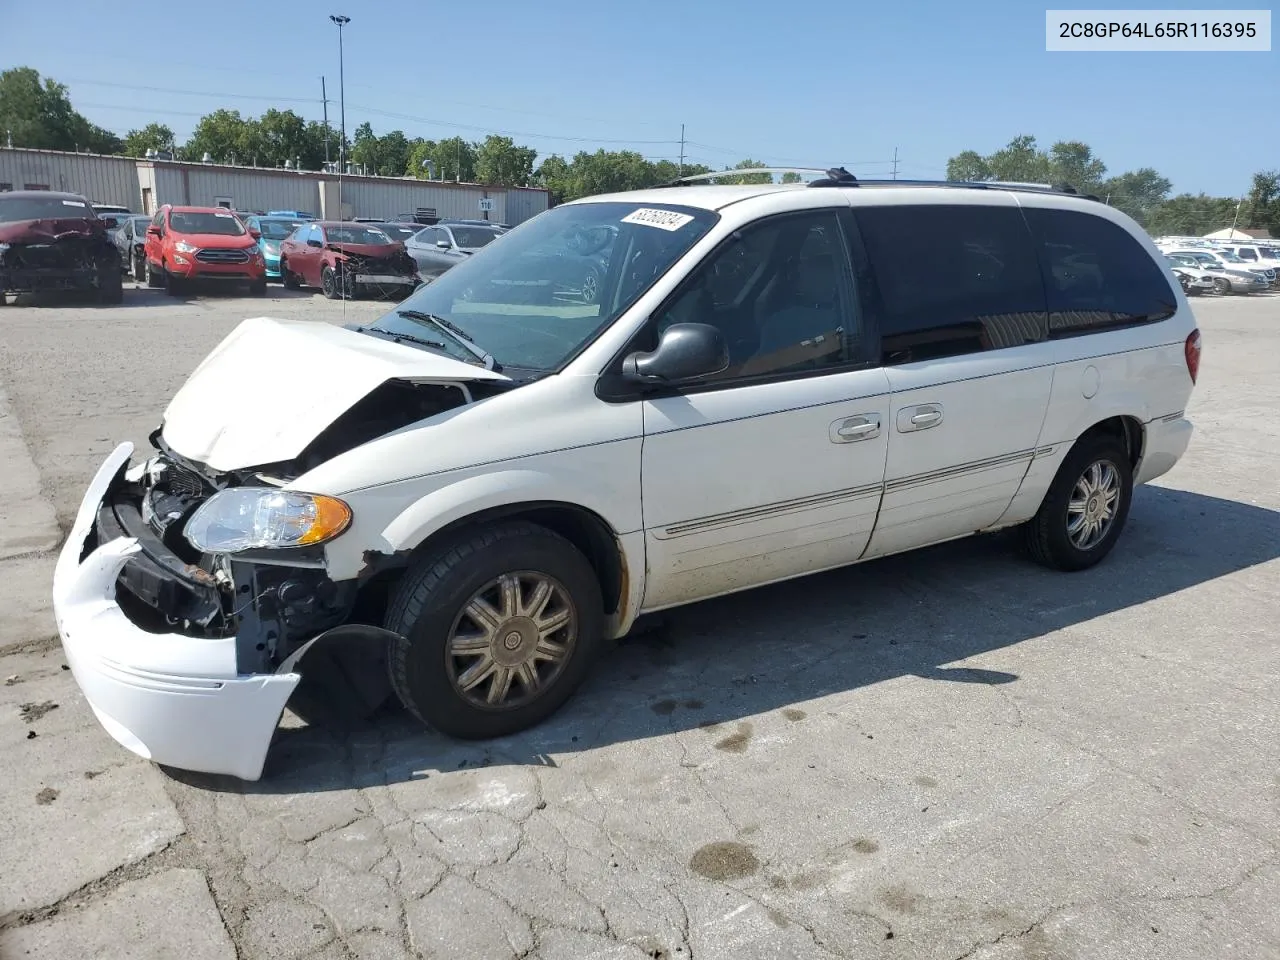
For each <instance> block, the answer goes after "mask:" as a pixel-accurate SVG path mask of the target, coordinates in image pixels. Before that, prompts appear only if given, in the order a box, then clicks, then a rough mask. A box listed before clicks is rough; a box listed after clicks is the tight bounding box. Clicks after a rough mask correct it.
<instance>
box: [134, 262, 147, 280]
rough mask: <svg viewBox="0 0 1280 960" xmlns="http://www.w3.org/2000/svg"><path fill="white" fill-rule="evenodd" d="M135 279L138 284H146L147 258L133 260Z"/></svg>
mask: <svg viewBox="0 0 1280 960" xmlns="http://www.w3.org/2000/svg"><path fill="white" fill-rule="evenodd" d="M133 279H134V280H135V281H136V282H137V283H145V282H146V279H147V258H146V257H134V258H133Z"/></svg>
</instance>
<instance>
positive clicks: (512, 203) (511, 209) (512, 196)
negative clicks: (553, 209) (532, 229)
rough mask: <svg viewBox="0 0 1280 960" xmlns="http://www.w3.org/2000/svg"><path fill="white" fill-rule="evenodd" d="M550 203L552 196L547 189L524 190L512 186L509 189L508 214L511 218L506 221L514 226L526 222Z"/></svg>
mask: <svg viewBox="0 0 1280 960" xmlns="http://www.w3.org/2000/svg"><path fill="white" fill-rule="evenodd" d="M549 203H550V196H549V194H548V193H547V191H545V190H523V189H521V188H519V187H510V188H508V190H507V216H508V217H510V218H511V219H509V220H507V221H505V222H506V223H509V224H511V225H512V226H513V227H514V226H515V225H516V224H518V223H524V222H525V221H526V220H530V219H532V218H534V217H536V216H537V215H538V214H540V213H542V212H543V211H544V210H546V209H547V207H548V206H549Z"/></svg>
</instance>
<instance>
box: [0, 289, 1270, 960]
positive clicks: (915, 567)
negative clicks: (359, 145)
mask: <svg viewBox="0 0 1280 960" xmlns="http://www.w3.org/2000/svg"><path fill="white" fill-rule="evenodd" d="M273 295H274V294H273ZM279 297H280V298H279V299H277V300H275V301H273V302H272V301H269V302H267V303H263V302H262V301H246V300H234V299H215V298H200V299H198V300H194V301H190V302H185V303H178V304H175V303H173V302H172V301H169V300H167V299H166V298H164V297H163V296H161V295H160V294H158V293H156V292H154V291H146V290H141V289H138V290H134V289H130V290H129V291H127V293H126V303H125V306H123V307H121V308H118V309H114V310H111V311H106V312H103V311H100V310H98V309H96V308H88V307H86V308H71V309H50V308H40V307H26V306H23V307H16V308H14V307H10V308H6V313H5V324H6V337H5V339H4V341H3V343H0V384H3V389H4V390H5V392H6V393H7V396H8V398H9V403H10V407H11V409H12V411H13V413H14V416H15V418H16V420H17V422H18V424H19V425H20V427H21V436H22V437H23V439H24V444H25V446H26V447H27V448H29V450H30V453H31V457H32V459H33V460H34V463H35V465H36V468H37V469H38V476H39V477H40V478H41V486H40V490H39V491H38V495H39V496H41V497H43V499H44V500H45V501H46V502H47V503H48V504H50V505H51V510H52V512H53V513H54V514H55V515H56V516H57V517H58V519H59V521H60V522H61V523H63V524H64V525H65V524H66V522H67V521H68V520H69V518H70V516H71V514H72V513H73V512H74V509H75V507H76V504H77V502H78V498H79V496H80V494H81V492H82V490H83V488H84V485H85V483H86V482H87V479H88V477H89V476H90V474H91V473H92V471H93V469H94V468H95V467H96V465H97V462H98V460H99V459H100V457H101V456H102V455H104V454H105V453H106V452H107V451H108V450H109V449H110V448H111V446H112V445H113V444H114V443H115V442H116V441H117V440H120V439H132V440H133V441H134V442H135V443H145V438H146V434H147V433H148V432H149V430H150V429H151V428H152V427H153V426H154V424H155V420H156V418H157V417H158V415H159V412H160V410H161V409H162V408H163V405H164V403H165V401H166V399H167V397H168V396H169V395H170V394H171V392H172V391H173V389H174V388H175V387H176V386H177V384H178V383H179V382H180V381H181V379H182V377H183V376H184V375H185V373H186V372H187V371H188V370H190V368H191V367H192V366H194V364H195V363H196V362H197V361H198V360H199V359H200V357H201V356H203V354H204V353H205V352H206V351H207V350H208V349H209V348H210V347H211V346H212V345H213V344H214V343H215V342H216V341H217V339H218V338H219V337H220V336H221V335H223V334H224V333H225V332H226V331H227V330H229V329H230V328H231V327H232V326H233V325H234V323H235V321H236V320H237V319H238V318H239V317H240V316H242V315H244V311H246V310H247V311H249V312H252V313H258V312H270V313H273V314H277V315H279V314H283V315H288V316H308V317H313V318H315V319H317V320H318V321H321V320H329V321H335V320H338V319H340V316H341V313H340V311H341V305H335V304H329V303H326V302H325V301H323V300H322V299H320V298H318V297H309V296H289V297H285V296H283V295H279ZM380 309H381V308H380V307H379V306H378V305H376V304H369V303H359V304H352V305H349V306H348V310H349V312H350V314H349V315H350V318H352V319H354V318H355V317H356V316H358V317H359V318H361V319H372V318H373V317H375V316H377V315H378V314H379V312H380ZM1196 309H1197V315H1198V316H1199V317H1200V319H1201V326H1202V328H1203V330H1204V334H1205V358H1204V365H1203V368H1202V371H1201V383H1200V386H1199V387H1198V389H1197V392H1196V395H1195V398H1194V400H1193V402H1192V407H1191V416H1192V418H1193V419H1194V420H1195V422H1196V424H1197V434H1196V437H1195V439H1194V441H1193V446H1192V449H1191V451H1190V453H1189V455H1188V457H1187V459H1186V460H1185V461H1184V462H1183V463H1182V464H1180V465H1179V466H1178V467H1177V468H1176V469H1175V471H1174V472H1173V473H1172V474H1170V475H1169V476H1167V477H1166V478H1163V479H1162V481H1160V483H1159V484H1158V485H1157V486H1153V487H1149V488H1145V489H1142V490H1141V491H1139V493H1138V494H1137V496H1136V498H1135V503H1134V508H1133V512H1132V515H1131V518H1130V521H1129V526H1128V528H1127V530H1126V532H1125V535H1124V538H1123V539H1122V541H1121V543H1120V546H1119V547H1118V548H1117V550H1116V552H1115V553H1114V554H1113V556H1112V557H1111V558H1110V559H1109V560H1108V562H1107V563H1106V564H1104V565H1103V566H1102V567H1100V568H1098V569H1096V570H1094V571H1089V572H1086V573H1083V574H1079V575H1073V576H1063V575H1059V574H1053V573H1049V572H1047V571H1043V570H1040V569H1038V568H1036V567H1033V566H1030V565H1028V564H1026V563H1025V562H1023V561H1022V560H1020V559H1018V558H1017V557H1016V556H1015V555H1014V554H1013V553H1012V552H1011V551H1010V550H1009V548H1008V545H1007V544H1006V543H1004V542H1003V540H1002V538H999V537H995V538H986V539H983V540H978V541H974V540H971V541H967V542H959V543H954V544H949V545H945V546H943V547H939V548H934V549H931V550H928V551H924V552H922V553H917V554H912V555H908V556H903V557H897V558H892V559H889V560H886V561H882V562H879V563H875V564H870V565H866V566H863V567H857V568H852V569H849V570H844V571H837V572H834V573H829V574H824V575H820V576H818V577H814V578H809V579H807V580H803V581H797V582H794V583H791V584H787V585H783V586H778V587H773V588H768V589H764V590H760V591H755V592H753V593H751V594H745V595H742V596H739V597H736V598H730V599H726V600H720V601H714V602H710V603H706V604H702V605H699V606H698V607H695V608H690V609H688V610H685V611H679V612H676V613H673V614H672V615H671V616H670V617H669V620H668V622H667V623H666V624H665V625H663V626H661V627H660V628H659V629H657V630H655V631H654V632H651V633H646V634H642V635H638V636H636V637H634V638H632V639H629V640H628V641H625V642H623V643H622V644H620V645H619V646H618V648H617V649H616V650H615V651H614V652H613V653H612V654H611V655H610V656H608V657H606V658H603V660H602V662H601V663H600V664H599V667H598V669H597V671H596V673H595V675H594V676H593V678H592V679H591V680H590V681H589V683H588V684H587V686H586V687H585V688H584V690H583V691H582V693H581V694H580V695H579V696H578V697H577V698H575V700H573V701H572V702H571V703H570V704H569V706H568V707H567V708H566V709H565V710H564V711H562V712H561V713H560V714H559V715H558V716H557V717H555V718H553V719H552V720H551V721H550V722H548V723H546V724H544V725H543V726H542V727H539V728H538V729H535V730H532V731H528V732H527V733H525V734H523V735H520V736H516V737H510V738H506V739H504V740H500V741H494V742H491V743H481V744H462V743H457V742H452V741H448V740H445V739H443V738H441V737H438V736H436V735H434V734H431V733H429V732H424V731H423V730H421V729H420V728H419V727H418V726H416V725H415V724H414V723H413V722H412V721H411V720H410V719H409V718H407V717H406V716H405V715H404V714H402V713H399V712H394V711H387V712H385V713H384V714H382V715H380V716H378V717H376V718H374V720H373V721H371V722H370V723H368V724H364V725H362V726H360V727H359V728H357V729H349V730H346V731H344V732H338V733H335V732H326V731H323V730H316V729H309V728H306V727H304V726H302V725H301V724H300V723H298V722H296V721H294V720H292V718H286V719H287V722H286V723H285V724H284V725H283V726H282V729H281V730H280V732H279V734H278V736H277V739H276V743H275V744H274V746H273V748H272V753H271V756H270V758H269V761H268V767H267V773H266V776H265V778H264V779H263V780H262V781H261V782H260V783H256V784H243V783H240V782H237V781H233V780H226V779H222V778H213V777H203V776H199V775H192V774H182V773H179V772H175V771H162V770H159V769H157V768H155V767H153V766H152V765H150V764H148V763H146V762H144V761H142V760H139V759H138V758H135V757H133V756H132V755H131V754H129V753H127V752H125V751H124V750H123V749H122V748H119V747H117V746H116V745H115V744H114V742H112V741H111V740H110V739H109V738H107V736H106V735H105V733H103V732H102V731H101V729H100V728H99V726H98V724H97V722H96V720H95V719H94V718H93V716H92V714H91V712H90V711H89V710H88V708H87V706H86V705H85V703H84V700H83V698H82V697H81V696H80V695H79V692H78V690H77V689H76V687H75V685H74V683H73V682H72V680H71V677H70V674H69V673H67V672H66V671H65V670H63V669H62V663H63V661H62V659H61V653H60V650H59V649H58V647H57V645H56V644H52V643H50V642H49V639H48V638H49V637H50V636H52V634H53V632H54V631H53V625H52V620H51V617H50V615H49V612H48V606H47V599H46V598H47V586H48V584H47V577H48V574H49V572H50V570H51V564H50V556H49V554H48V553H39V552H37V553H34V554H30V555H24V556H18V557H7V558H3V559H0V584H5V586H0V590H5V591H7V593H5V594H3V595H2V596H4V598H5V599H6V600H9V599H11V600H12V602H7V603H5V604H4V605H3V606H2V607H0V649H4V650H7V651H8V654H7V655H3V656H0V677H3V678H9V679H6V680H4V681H3V683H4V685H3V686H0V743H2V744H3V747H4V750H5V752H6V755H7V756H8V757H9V758H11V762H10V770H11V773H10V776H9V777H8V778H7V779H6V781H5V782H4V783H3V784H0V800H2V801H3V803H4V805H5V808H6V810H7V811H9V816H8V823H9V825H10V829H9V830H8V831H6V842H5V844H4V846H3V848H0V957H3V958H4V960H9V958H10V957H23V956H31V957H44V956H56V957H63V956H85V957H116V956H131V957H132V956H139V957H149V956H156V957H160V956H164V957H170V956H182V957H184V960H204V958H210V960H214V958H216V960H222V958H224V957H226V958H230V957H236V958H239V960H256V958H260V957H261V958H275V957H281V958H286V957H287V958H320V960H328V958H333V960H366V958H367V960H384V958H385V960H392V958H408V957H441V958H444V957H449V958H456V957H484V958H486V960H488V958H502V957H513V958H537V960H561V958H565V960H568V958H574V960H583V958H619V960H622V958H636V960H643V958H649V960H654V958H664V960H693V958H697V960H719V958H726V960H728V958H733V960H744V958H745V960H751V958H757V957H759V958H765V957H769V958H787V957H794V958H797V960H799V958H805V960H809V958H844V957H857V958H890V957H892V958H900V957H910V958H922V960H925V958H927V960H963V958H977V960H1032V958H1037V960H1066V958H1071V957H1089V958H1090V960H1095V958H1098V960H1109V958H1117V960H1119V958H1123V960H1135V958H1147V957H1149V958H1153V960H1154V958H1160V960H1180V958H1187V960H1192V958H1194V960H1203V958H1205V957H1213V956H1228V955H1230V956H1241V957H1249V958H1267V957H1280V920H1277V916H1280V914H1278V913H1277V911H1276V910H1275V904H1276V903H1277V902H1280V850H1278V844H1277V837H1280V784H1278V782H1277V777H1276V770H1277V769H1280V763H1278V762H1280V720H1278V719H1277V718H1278V713H1280V711H1278V709H1277V708H1278V706H1280V704H1278V701H1280V694H1277V692H1276V691H1277V689H1280V687H1277V684H1276V680H1277V673H1278V668H1277V664H1278V663H1280V660H1277V657H1276V626H1275V625H1276V624H1277V623H1280V579H1278V577H1277V574H1278V573H1280V561H1278V560H1277V557H1280V514H1278V513H1277V509H1278V508H1280V489H1278V488H1277V487H1276V484H1275V482H1274V478H1275V477H1276V476H1277V475H1278V473H1280V436H1277V434H1280V428H1278V427H1277V426H1276V423H1277V420H1276V418H1275V417H1274V416H1271V417H1268V416H1261V417H1251V418H1241V417H1239V416H1238V412H1239V410H1241V409H1243V408H1249V409H1254V410H1261V411H1266V412H1271V411H1276V410H1280V387H1277V383H1278V382H1280V379H1278V378H1277V377H1276V373H1277V361H1276V359H1275V358H1276V357H1277V356H1280V349H1278V348H1280V324H1278V323H1277V320H1280V297H1265V298H1262V297H1260V298H1256V299H1249V300H1243V299H1232V300H1209V301H1206V302H1204V303H1203V304H1200V303H1197V304H1196ZM89 318H92V319H94V320H99V321H102V320H105V319H109V321H110V322H109V323H107V322H98V323H94V324H91V325H90V324H87V323H86V322H85V321H86V320H87V319H89ZM122 384H126V385H127V387H122ZM11 432H12V431H11ZM48 703H54V704H56V708H54V709H48V710H47V712H43V714H42V715H40V714H41V710H42V709H44V705H46V704H48ZM24 705H33V707H34V708H36V709H31V708H29V709H27V710H26V711H25V712H24V710H23V706H24ZM30 734H35V736H34V737H31V736H29V735H30Z"/></svg>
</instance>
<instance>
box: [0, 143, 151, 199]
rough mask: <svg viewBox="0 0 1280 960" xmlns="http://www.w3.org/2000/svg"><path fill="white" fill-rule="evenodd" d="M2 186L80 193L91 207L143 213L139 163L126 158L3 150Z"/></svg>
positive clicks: (0, 157) (0, 151) (0, 165)
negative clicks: (38, 186) (113, 206)
mask: <svg viewBox="0 0 1280 960" xmlns="http://www.w3.org/2000/svg"><path fill="white" fill-rule="evenodd" d="M0 183H11V184H13V189H14V190H21V189H23V187H24V186H25V185H26V184H28V183H34V184H44V185H47V186H48V187H49V189H50V190H62V191H65V192H68V193H78V194H81V195H82V196H84V197H85V198H86V199H88V200H89V201H90V202H91V203H114V204H119V205H120V206H127V207H128V208H129V209H130V210H140V209H141V207H142V193H141V191H140V190H139V189H138V174H137V165H136V163H135V162H134V161H133V160H131V159H128V158H127V157H100V156H95V155H86V154H76V153H54V152H45V151H43V150H23V149H20V148H13V149H10V148H8V147H0Z"/></svg>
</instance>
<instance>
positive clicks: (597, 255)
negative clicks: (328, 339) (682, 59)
mask: <svg viewBox="0 0 1280 960" xmlns="http://www.w3.org/2000/svg"><path fill="white" fill-rule="evenodd" d="M718 219H719V216H718V215H717V214H715V213H713V212H711V211H710V210H699V209H695V208H692V207H676V206H669V205H664V206H663V207H661V208H654V207H643V206H641V205H640V204H637V203H620V202H614V203H574V204H567V205H565V206H561V207H555V208H553V209H551V210H548V211H547V212H546V213H542V214H539V215H538V216H536V217H534V218H533V219H532V220H530V221H528V222H527V223H524V224H521V225H520V226H519V227H518V228H516V229H515V230H513V231H512V232H511V233H509V234H507V235H506V236H505V237H504V238H503V241H502V242H501V243H495V244H491V245H489V246H487V247H485V248H484V249H483V250H480V251H479V252H477V253H476V254H475V255H474V256H471V257H468V258H467V259H466V260H464V261H463V262H461V263H459V264H457V265H456V266H453V267H450V268H449V270H447V271H446V272H445V273H443V274H442V275H441V276H440V278H439V279H437V280H434V281H432V282H431V283H428V284H425V285H424V286H421V287H419V288H418V290H417V292H415V293H414V294H413V295H412V296H410V297H409V298H408V299H407V300H405V301H404V302H403V303H401V304H399V305H398V306H397V308H396V309H395V310H392V311H391V312H390V313H388V314H387V315H386V316H384V317H382V318H381V319H380V320H378V322H377V326H378V327H380V328H382V329H386V330H390V331H392V332H395V333H406V334H412V335H414V336H418V337H426V338H429V339H431V340H438V341H449V344H448V347H447V349H448V351H449V353H450V354H451V355H453V356H456V357H457V358H458V359H462V360H466V361H468V362H475V358H474V356H472V355H471V354H470V353H469V352H468V351H466V350H464V349H462V348H461V347H460V345H459V344H457V343H456V342H453V341H452V339H451V338H448V337H444V336H442V335H441V334H440V333H439V331H438V330H436V329H434V328H432V327H431V326H430V325H429V323H428V322H424V321H422V320H414V319H411V318H410V317H407V316H403V315H401V314H400V313H398V312H397V311H416V312H418V313H423V314H429V315H432V316H435V317H439V318H441V319H443V320H445V321H448V322H449V323H451V324H452V325H453V326H454V327H456V328H457V329H458V330H460V331H461V333H462V334H464V335H465V336H466V337H469V338H470V342H471V344H472V345H473V346H474V347H476V348H479V349H480V350H482V351H484V352H486V353H488V354H491V355H492V356H493V358H494V359H495V360H496V361H497V362H498V364H500V365H501V366H502V367H503V368H518V369H522V370H529V371H534V372H538V373H541V372H548V371H552V370H555V369H557V368H559V367H560V366H561V365H562V364H563V363H564V362H565V361H566V360H568V359H569V358H570V357H572V356H573V355H574V354H575V353H576V352H577V351H578V350H579V349H581V347H582V346H583V345H584V344H586V343H587V342H589V341H590V340H591V339H592V338H593V337H594V336H595V335H596V333H597V332H599V331H600V330H602V329H603V328H604V327H606V326H608V325H609V324H610V323H612V322H613V321H614V320H616V319H617V318H618V316H619V315H621V314H622V312H623V311H625V310H626V309H627V308H628V307H629V306H631V304H632V303H634V302H635V300H636V298H637V297H639V296H640V295H641V294H642V293H643V292H644V291H645V290H647V289H648V288H649V285H650V284H652V283H653V282H654V281H655V280H657V279H658V278H659V277H660V276H662V274H663V273H665V272H666V271H667V270H668V269H669V268H670V266H671V265H672V264H673V263H674V262H675V261H676V259H677V258H679V257H680V256H681V255H683V254H684V253H685V252H686V251H687V250H688V249H689V248H690V247H691V246H693V244H694V243H696V242H697V240H698V239H699V238H700V237H702V236H703V235H704V234H705V233H706V232H707V231H708V230H709V229H711V227H712V226H713V225H714V224H715V222H716V221H717V220H718ZM584 238H585V240H584ZM601 238H604V243H603V244H601V242H600V241H601Z"/></svg>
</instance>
